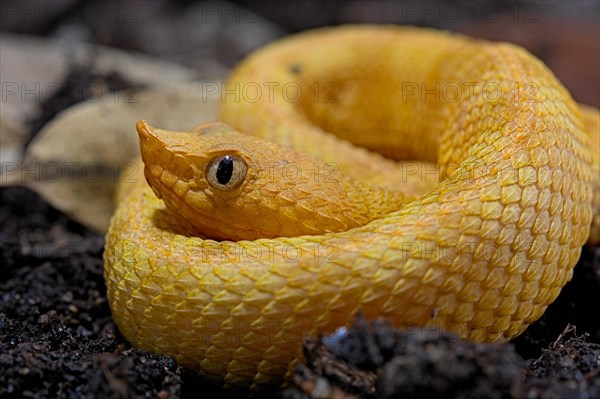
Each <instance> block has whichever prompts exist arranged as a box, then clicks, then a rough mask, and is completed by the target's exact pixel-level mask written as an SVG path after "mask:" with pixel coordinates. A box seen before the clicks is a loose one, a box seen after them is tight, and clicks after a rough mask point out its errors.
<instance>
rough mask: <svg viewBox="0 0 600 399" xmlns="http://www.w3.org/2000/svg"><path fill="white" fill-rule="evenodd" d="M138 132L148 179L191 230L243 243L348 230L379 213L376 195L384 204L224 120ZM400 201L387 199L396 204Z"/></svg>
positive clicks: (330, 168) (329, 170)
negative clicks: (178, 129) (372, 210)
mask: <svg viewBox="0 0 600 399" xmlns="http://www.w3.org/2000/svg"><path fill="white" fill-rule="evenodd" d="M137 131H138V134H139V137H140V148H141V153H142V159H143V161H144V174H145V176H146V180H147V181H148V184H149V185H150V187H152V189H153V191H154V193H155V194H156V195H157V196H158V197H159V198H161V199H162V200H163V202H164V203H165V206H166V208H167V209H168V210H169V211H170V212H171V213H172V214H173V215H174V216H175V217H176V218H180V219H182V220H183V221H184V222H185V223H182V225H191V226H193V231H191V232H187V231H186V233H190V234H193V235H198V236H202V237H207V238H213V239H219V240H235V241H237V240H243V239H257V238H268V237H271V238H272V237H279V236H289V237H291V236H298V235H304V234H321V233H324V232H332V231H343V230H347V229H350V228H352V227H356V226H359V225H362V224H365V223H367V222H368V221H369V220H370V219H373V218H374V217H370V216H373V215H369V208H368V205H367V204H369V203H374V201H373V200H372V198H375V197H376V198H377V204H378V205H381V202H382V201H381V198H382V197H381V196H380V195H378V194H377V193H375V192H373V191H370V189H368V188H365V187H364V185H362V184H358V183H357V182H355V181H351V179H349V178H348V177H345V176H343V175H341V174H339V173H336V172H337V170H335V166H334V165H331V164H325V163H323V162H320V161H318V160H316V159H314V158H312V157H309V156H308V155H305V154H300V153H298V152H295V151H294V150H292V149H290V148H288V147H285V146H281V145H278V144H275V143H272V142H269V141H266V140H263V139H260V138H257V137H253V136H249V135H246V134H241V133H238V132H236V131H235V130H234V129H232V128H231V127H230V126H228V125H226V124H223V123H207V124H202V125H199V126H198V127H196V128H195V129H193V130H192V131H190V132H173V131H168V130H162V129H157V128H154V127H152V126H150V125H148V124H147V123H146V122H145V121H140V122H138V124H137ZM369 196H371V197H372V198H370V197H369ZM402 199H403V197H401V196H391V197H389V200H390V201H388V202H389V204H390V209H391V208H393V207H397V206H398V204H399V201H400V202H401V201H402ZM378 209H381V208H380V207H379V206H378ZM383 209H385V206H384V207H383Z"/></svg>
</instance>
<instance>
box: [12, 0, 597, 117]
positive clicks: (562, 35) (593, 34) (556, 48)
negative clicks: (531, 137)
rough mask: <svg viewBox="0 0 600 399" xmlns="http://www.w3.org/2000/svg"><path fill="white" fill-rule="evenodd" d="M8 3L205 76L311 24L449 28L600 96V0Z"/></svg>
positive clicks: (50, 23)
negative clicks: (519, 53) (536, 61)
mask: <svg viewBox="0 0 600 399" xmlns="http://www.w3.org/2000/svg"><path fill="white" fill-rule="evenodd" d="M0 12H1V15H0V21H1V23H0V26H1V28H0V29H1V31H2V32H3V33H4V32H12V33H20V34H28V35H37V36H44V37H51V38H55V39H59V40H64V41H79V42H89V43H95V44H101V45H105V46H111V47H117V48H121V49H125V50H132V51H136V52H141V53H146V54H150V55H153V56H156V57H160V58H163V59H167V60H171V61H174V62H178V63H181V64H184V65H187V66H191V67H193V68H195V69H196V70H198V71H199V76H200V77H203V78H220V77H222V76H215V75H222V74H223V71H225V70H226V69H227V68H229V67H231V66H232V65H234V64H235V63H236V62H238V61H239V60H240V59H241V58H242V57H243V56H244V55H246V54H247V53H248V52H250V51H252V50H253V49H255V48H256V47H258V46H260V45H263V44H265V43H267V42H269V41H272V40H274V39H276V38H278V37H281V36H284V35H287V34H290V33H293V32H298V31H302V30H305V29H310V28H315V27H320V26H326V25H338V24H345V23H393V24H410V25H418V26H428V27H435V28H441V29H448V30H452V31H456V32H462V33H466V34H468V35H471V36H475V37H480V38H485V39H491V40H506V41H510V42H513V43H517V44H520V45H522V46H524V47H526V48H527V49H529V50H530V51H531V52H532V53H534V54H535V55H537V56H538V57H540V58H541V59H542V60H544V62H546V63H547V64H548V65H549V66H550V68H551V69H552V70H553V71H554V72H555V73H556V74H557V75H558V77H559V79H561V81H562V82H563V83H564V84H565V86H567V88H568V89H569V90H571V92H572V93H573V96H574V97H575V99H576V100H577V101H580V102H583V103H586V104H589V105H593V106H596V107H599V106H600V1H597V0H572V1H568V0H559V1H552V0H550V1H527V0H519V1H517V0H508V1H492V0H487V1H486V0H466V1H435V0H423V1H420V0H408V1H392V0H374V1H356V0H355V1H342V0H324V1H318V0H305V1H301V0H296V1H293V0H287V1H286V0H284V1H276V0H266V1H259V0H237V1H234V0H232V1H215V0H211V1H193V0H178V1H168V0H146V1H143V0H102V1H98V0H64V1H62V0H49V1H44V0H28V1H11V0H2V2H0ZM221 67H223V68H221Z"/></svg>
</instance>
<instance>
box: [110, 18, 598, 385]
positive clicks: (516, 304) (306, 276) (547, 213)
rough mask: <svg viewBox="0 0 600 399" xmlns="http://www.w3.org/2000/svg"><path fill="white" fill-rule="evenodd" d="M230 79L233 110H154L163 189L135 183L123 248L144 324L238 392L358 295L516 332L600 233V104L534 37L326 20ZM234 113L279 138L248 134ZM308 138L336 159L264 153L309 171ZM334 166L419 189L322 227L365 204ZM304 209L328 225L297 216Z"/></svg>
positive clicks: (250, 61)
mask: <svg viewBox="0 0 600 399" xmlns="http://www.w3.org/2000/svg"><path fill="white" fill-rule="evenodd" d="M258 89H262V92H259V91H258ZM253 90H254V91H253ZM223 93H224V97H223V100H224V101H223V103H222V104H221V110H220V120H221V121H223V122H225V123H227V124H228V125H229V126H231V127H229V126H227V125H223V124H208V125H201V126H199V127H197V128H196V129H194V130H193V131H192V132H189V133H187V134H183V133H178V132H169V131H164V130H160V129H155V128H153V127H151V126H150V125H148V124H146V123H145V122H139V123H138V132H139V134H140V138H141V143H142V144H141V147H142V157H143V160H144V163H145V174H146V178H147V180H148V182H149V183H150V185H151V186H152V188H150V187H149V185H148V183H147V182H146V181H145V179H144V178H143V177H142V178H141V179H140V180H139V182H138V183H136V184H129V185H127V187H121V189H120V193H121V194H120V195H119V199H118V206H117V209H116V212H115V214H114V216H113V219H112V222H111V226H110V229H109V232H108V234H107V237H106V248H105V255H104V256H105V278H106V282H107V289H108V298H109V302H110V306H111V309H112V312H113V317H114V319H115V321H116V323H117V325H118V327H119V329H120V331H121V332H122V334H123V335H124V336H125V337H126V338H127V339H128V340H129V341H130V342H131V343H133V344H134V345H136V346H138V347H141V348H143V349H147V350H150V351H154V352H158V353H163V354H167V355H170V356H173V357H174V358H175V359H176V360H177V361H178V362H179V363H181V364H182V365H185V366H188V367H190V368H193V369H195V370H197V371H198V372H199V373H200V374H202V375H204V376H206V377H207V378H212V379H215V380H217V381H220V382H221V383H222V384H223V385H225V386H227V387H250V388H251V389H261V388H262V387H265V386H267V385H270V384H274V383H279V382H281V381H283V379H284V378H285V375H286V373H287V372H289V371H290V370H292V368H293V367H294V365H295V364H297V362H298V359H300V358H301V352H300V343H301V341H302V338H303V337H304V336H306V335H308V334H319V333H331V332H332V331H334V329H335V328H337V327H339V326H344V325H348V323H349V322H350V321H351V319H352V317H353V315H354V314H355V313H356V312H358V311H360V312H362V313H363V314H365V315H366V317H368V318H374V317H379V316H381V317H385V318H387V319H389V320H390V321H391V322H392V323H393V324H394V325H396V326H398V327H409V326H432V327H437V328H441V329H444V330H449V331H452V332H455V333H457V334H458V335H460V336H461V337H463V338H467V339H470V340H475V341H483V342H492V341H501V340H508V339H511V338H513V337H515V336H517V335H519V334H520V333H521V332H523V331H524V330H525V329H526V328H527V326H528V325H529V324H530V323H532V322H534V321H535V320H537V319H538V318H539V317H540V316H541V315H542V314H543V313H544V311H545V309H546V307H547V306H548V305H549V304H550V303H552V301H554V299H555V298H556V297H557V296H558V294H559V293H560V291H561V288H562V287H563V286H564V285H565V284H566V283H567V282H568V281H569V280H570V278H571V276H572V272H573V267H574V266H575V264H576V263H577V260H578V259H579V256H580V253H581V248H582V246H583V245H584V244H585V243H586V240H588V237H590V242H594V241H595V242H597V241H598V238H599V237H598V232H597V229H598V208H599V206H598V195H599V193H598V184H599V183H598V180H600V179H599V177H598V155H597V152H598V151H597V149H598V146H599V144H598V140H599V138H598V136H599V130H600V128H599V126H600V124H599V122H598V119H599V118H598V111H597V110H595V109H591V108H586V107H580V106H579V105H577V104H576V103H575V102H574V101H573V100H572V98H571V97H570V94H569V93H568V92H567V90H566V89H565V88H563V86H562V85H561V84H560V83H559V82H558V80H557V79H556V78H555V77H554V75H553V74H552V73H551V72H550V71H549V70H548V69H547V67H545V66H544V65H543V64H542V63H541V62H540V61H539V60H537V59H536V58H535V57H533V56H532V55H530V54H529V53H528V52H526V51H525V50H523V49H521V48H520V47H517V46H514V45H511V44H506V43H490V42H486V41H480V40H474V39H470V38H467V37H464V36H461V35H457V34H451V33H446V32H439V31H433V30H427V29H419V28H409V27H397V26H345V27H337V28H326V29H320V30H315V31H309V32H305V33H301V34H298V35H294V36H290V37H288V38H285V39H282V40H280V41H277V42H275V43H273V44H270V45H268V46H266V47H265V48H262V49H260V50H258V51H256V52H255V53H253V54H251V55H250V56H249V57H247V58H246V59H245V60H243V61H242V62H241V63H240V65H238V66H237V67H236V68H235V69H234V71H233V72H232V73H231V75H230V77H229V79H228V81H227V85H226V86H225V87H224V88H223ZM257 93H262V94H260V95H257ZM234 129H235V130H238V131H240V132H243V133H249V134H251V135H253V136H256V137H259V138H260V139H258V138H257V139H256V140H257V141H252V140H254V139H252V140H251V139H248V140H249V141H248V140H246V141H244V140H242V141H241V143H240V142H236V140H235V137H239V134H237V133H234V132H233V130H234ZM236 135H237V136H236ZM340 139H343V140H340ZM240 140H241V139H240ZM265 140H266V141H265ZM267 142H272V143H278V144H266V143H267ZM261 143H263V144H261ZM282 148H283V150H282ZM290 148H292V149H293V151H294V154H295V153H296V152H297V153H303V154H307V155H306V157H309V158H307V159H311V160H312V159H317V160H322V163H315V164H312V163H309V164H307V165H309V166H301V167H299V169H298V170H296V172H298V171H299V172H300V174H301V175H302V176H310V178H305V179H301V178H300V177H298V178H296V179H289V178H288V179H282V178H281V176H280V175H277V174H275V175H271V174H266V175H264V174H263V175H261V176H259V175H260V173H259V172H260V170H259V172H257V170H258V169H260V168H258V166H257V165H261V162H263V161H264V159H263V158H267V159H268V160H269V162H270V163H269V164H268V165H270V166H272V167H275V169H274V170H275V171H281V167H288V166H289V165H294V166H295V167H297V165H296V164H294V161H290V160H287V159H285V157H286V156H285V155H281V154H285V151H288V149H290ZM280 150H281V151H284V152H280ZM290 151H292V150H290ZM392 159H395V160H407V159H408V160H410V159H412V160H418V162H414V163H410V162H409V163H407V162H406V161H404V163H396V162H394V161H392ZM240 160H241V161H240ZM319 162H321V161H319ZM240 165H241V166H240ZM310 165H321V166H323V169H319V170H318V173H315V171H314V170H313V169H312V168H311V166H310ZM332 165H333V166H332ZM407 165H409V166H410V168H407ZM431 165H433V167H434V168H435V165H437V166H438V169H440V167H441V169H440V170H439V174H438V178H437V179H435V181H434V182H433V183H432V182H431V181H430V180H431V179H429V180H428V179H424V178H423V177H422V175H419V174H418V173H416V172H417V171H422V170H430V169H428V168H431V167H432V166H431ZM327 166H329V167H332V168H333V169H332V170H333V172H335V173H336V176H337V175H338V174H339V176H348V179H350V180H352V181H355V182H359V184H358V185H359V186H361V185H362V184H363V182H364V184H365V185H369V184H370V185H371V186H373V187H385V188H386V189H390V190H392V191H393V190H395V191H396V192H400V193H401V195H400V197H399V201H400V202H399V204H400V205H398V206H397V208H396V209H392V210H386V211H385V212H383V214H374V215H371V216H370V217H367V219H365V220H366V221H365V220H363V221H362V222H361V221H359V222H358V225H356V226H354V225H349V226H350V227H348V228H346V227H344V226H345V225H343V223H342V224H341V225H339V226H337V227H335V228H334V229H332V230H324V231H330V232H323V233H318V232H316V233H312V231H313V230H311V229H313V228H314V229H316V230H314V231H318V229H319V228H320V227H319V226H318V225H317V224H318V223H320V222H319V221H320V220H325V219H327V217H329V220H333V219H335V220H334V222H335V221H338V222H339V221H340V220H342V219H344V218H345V217H346V216H347V215H348V214H350V213H349V212H350V211H346V210H345V207H346V205H344V206H342V207H340V206H338V207H336V204H337V199H335V198H334V197H333V196H334V195H335V194H332V193H333V192H334V191H335V190H334V189H330V191H327V189H321V187H323V185H325V186H326V185H327V179H326V178H327V177H328V176H329V173H330V172H331V171H329V170H328V169H327ZM257 168H258V169H257ZM277 168H279V169H277ZM307 168H308V169H310V170H309V172H310V173H306V172H307ZM261 170H262V169H261ZM286 170H289V169H286ZM407 171H410V173H408V172H407ZM273 176H276V177H277V176H279V178H274V177H273ZM294 176H299V175H298V174H295V175H294ZM211 179H212V180H211ZM260 179H267V180H268V184H267V183H265V184H264V185H259V186H258V188H257V187H256V186H252V185H253V184H254V185H255V184H256V183H257V182H260V181H261V180H260ZM296 180H302V184H304V186H302V187H303V188H302V189H296V188H295V186H294V185H293V184H294V183H295V181H296ZM367 180H368V181H369V182H370V183H369V182H367ZM290 181H291V183H290ZM336 181H337V180H336ZM261 184H262V183H261ZM249 187H254V188H252V189H250V188H249ZM319 190H324V191H319ZM332 190H333V191H332ZM153 191H154V192H153ZM359 191H360V195H363V194H364V193H363V191H361V190H359ZM311 194H314V195H312V196H311ZM364 195H367V197H360V196H359V197H356V198H362V201H367V202H369V205H373V206H375V207H376V206H377V205H378V204H379V202H380V201H379V199H380V198H379V197H378V195H379V194H375V195H374V194H372V193H370V194H369V193H367V194H364ZM381 195H383V194H381ZM330 196H331V197H332V198H333V199H332V200H330V201H328V198H329V197H330ZM159 197H161V198H162V200H161V199H159ZM354 197H355V193H354V192H352V194H351V195H350V196H349V197H348V198H350V199H352V198H354ZM311 198H313V199H311ZM314 198H317V200H314ZM163 200H164V201H163ZM311 201H313V202H311ZM315 201H316V202H315ZM340 201H341V200H340ZM382 202H384V201H382ZM257 203H261V205H260V206H255V205H256V204H257ZM592 203H595V205H594V206H592ZM206 204H210V206H209V207H208V208H207V205H206ZM263 205H264V206H263ZM309 207H313V208H314V209H313V210H311V212H312V213H308V212H309V211H308V210H307V209H308V208H309ZM331 207H333V208H331ZM359 207H360V205H359ZM224 209H225V211H224ZM274 210H275V211H276V210H280V211H281V212H280V213H281V214H282V215H283V216H282V217H284V220H285V222H279V221H278V219H277V218H278V216H277V214H276V212H275V213H273V211H274ZM244 212H246V213H244ZM315 212H316V213H315ZM327 212H334V213H333V215H334V216H333V218H332V217H330V216H327V217H326V213H327ZM315 215H316V216H315ZM315 217H316V219H313V218H315ZM352 217H354V216H352ZM356 218H358V216H357V217H356ZM356 218H355V219H356ZM593 219H594V220H595V221H594V222H593V223H592V220H593ZM313 220H316V221H314V222H313ZM324 223H325V222H324ZM344 223H345V222H344ZM294 224H298V225H300V224H303V225H305V226H306V229H308V230H301V231H300V232H299V233H298V235H296V234H295V232H294V231H293V230H285V229H286V227H285V226H289V225H294ZM591 224H592V225H593V227H592V235H591V236H590V225H591ZM211 226H213V227H214V229H213V230H210V229H211V228H212V227H211ZM215 226H216V227H215ZM207 228H208V229H209V230H208V231H207V230H205V229H207ZM261 229H266V230H267V232H268V234H267V235H265V237H263V238H260V237H256V235H257V234H258V233H257V232H259V231H261ZM202 237H212V238H218V240H214V239H208V238H207V239H204V238H202Z"/></svg>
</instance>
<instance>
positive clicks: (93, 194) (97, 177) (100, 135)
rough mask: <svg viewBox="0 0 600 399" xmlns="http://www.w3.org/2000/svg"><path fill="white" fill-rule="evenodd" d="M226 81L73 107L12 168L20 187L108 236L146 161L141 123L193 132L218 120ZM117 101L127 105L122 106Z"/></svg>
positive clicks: (149, 91) (155, 90)
mask: <svg viewBox="0 0 600 399" xmlns="http://www.w3.org/2000/svg"><path fill="white" fill-rule="evenodd" d="M207 85H210V87H211V90H212V88H215V87H220V82H195V83H185V84H177V85H173V86H165V87H155V88H149V89H145V90H140V91H139V92H136V93H133V94H132V93H131V92H127V93H123V92H120V93H117V94H116V97H113V98H108V97H106V98H103V99H102V100H101V101H98V102H95V103H89V102H84V103H81V104H78V105H76V106H73V107H71V108H68V109H67V110H65V111H63V112H62V113H61V114H59V115H58V116H57V117H56V118H54V119H53V120H52V121H51V122H49V123H48V124H47V125H46V126H45V127H44V128H43V129H42V131H40V133H39V134H38V135H37V136H36V138H35V140H34V141H33V142H32V143H31V145H30V146H29V147H28V149H27V152H26V154H25V158H24V161H23V162H22V163H15V164H14V165H12V167H10V168H8V169H7V168H6V165H5V175H6V176H8V177H9V178H10V179H11V181H12V183H13V184H20V185H24V186H27V187H29V188H31V189H32V190H34V191H36V192H38V193H39V194H40V195H42V196H43V197H44V198H45V199H46V200H47V201H48V202H49V203H50V204H52V205H53V206H54V207H56V208H57V209H60V210H61V211H63V212H65V213H66V214H67V215H69V216H70V217H71V218H73V219H74V220H76V221H78V222H80V223H82V224H84V225H85V226H88V227H90V228H92V229H93V230H96V231H98V232H104V231H106V228H107V227H108V222H109V219H110V216H111V215H112V212H113V192H114V188H115V185H116V183H117V181H118V179H119V174H120V173H121V172H124V173H128V174H129V173H130V174H133V173H135V172H136V170H137V168H139V167H138V166H137V164H135V163H134V162H133V160H134V159H135V158H137V157H139V146H138V136H137V133H136V131H135V124H136V121H138V120H140V119H146V120H147V121H148V122H149V123H151V124H153V125H156V126H160V127H163V128H166V129H173V130H189V129H191V128H192V127H194V126H195V125H197V124H198V123H201V122H207V121H212V120H216V118H217V107H218V104H219V101H220V96H219V95H218V93H213V94H212V95H206V87H207ZM115 98H120V100H119V101H115V100H114V99H115Z"/></svg>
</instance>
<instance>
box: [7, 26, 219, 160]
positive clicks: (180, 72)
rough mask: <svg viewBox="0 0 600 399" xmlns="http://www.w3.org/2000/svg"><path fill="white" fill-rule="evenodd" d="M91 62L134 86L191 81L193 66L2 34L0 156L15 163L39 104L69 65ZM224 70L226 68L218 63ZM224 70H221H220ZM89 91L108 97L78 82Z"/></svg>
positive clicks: (56, 87) (59, 41)
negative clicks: (29, 122) (188, 66)
mask: <svg viewBox="0 0 600 399" xmlns="http://www.w3.org/2000/svg"><path fill="white" fill-rule="evenodd" d="M90 62H91V63H92V64H93V69H94V71H95V72H98V73H101V74H102V73H103V74H107V73H109V72H117V73H118V74H119V75H120V76H121V77H122V78H123V79H124V80H125V81H130V82H132V87H133V85H134V83H135V84H136V85H142V84H146V85H156V84H170V83H172V82H182V81H192V80H194V79H197V76H199V74H198V71H196V70H193V69H190V68H186V67H184V66H181V65H177V64H174V63H171V62H168V61H163V60H157V59H155V58H152V57H149V56H146V55H142V54H136V53H134V52H126V51H121V50H116V49H112V48H108V47H103V46H96V45H90V44H87V43H78V42H70V41H64V40H62V41H61V40H52V39H41V38H35V37H31V36H25V35H15V34H10V33H3V34H2V35H1V36H0V71H1V72H2V73H1V74H0V84H1V86H2V106H1V107H0V161H1V162H3V163H4V162H19V161H20V160H21V157H22V155H23V147H24V145H25V142H26V141H27V132H28V130H29V127H28V124H27V121H28V120H30V119H32V118H35V117H36V116H37V114H38V112H39V108H40V104H41V103H43V102H44V101H46V100H47V99H49V98H50V97H51V96H52V95H53V94H54V93H55V92H56V91H57V90H58V89H59V88H60V87H61V84H62V81H63V80H64V79H65V77H66V75H67V74H68V72H69V70H70V66H73V65H84V66H85V65H89V64H90ZM222 70H223V71H225V68H222ZM223 74H224V72H223ZM78 89H81V90H88V91H90V92H91V94H92V96H96V97H99V96H109V97H112V93H101V92H98V91H97V88H96V87H88V86H84V87H79V88H78Z"/></svg>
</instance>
